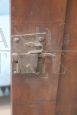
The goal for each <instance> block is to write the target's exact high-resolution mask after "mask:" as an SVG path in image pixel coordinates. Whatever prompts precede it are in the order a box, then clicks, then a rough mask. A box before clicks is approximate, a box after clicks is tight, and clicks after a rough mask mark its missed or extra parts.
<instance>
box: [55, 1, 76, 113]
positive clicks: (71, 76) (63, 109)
mask: <svg viewBox="0 0 77 115" xmlns="http://www.w3.org/2000/svg"><path fill="white" fill-rule="evenodd" d="M65 23H66V24H65V32H64V45H63V55H62V62H61V63H62V65H63V66H64V68H65V73H64V74H61V75H60V79H59V88H58V96H57V107H56V109H57V113H56V114H59V115H77V32H76V31H77V1H76V0H68V2H67V13H66V21H65ZM61 71H63V69H62V68H61Z"/></svg>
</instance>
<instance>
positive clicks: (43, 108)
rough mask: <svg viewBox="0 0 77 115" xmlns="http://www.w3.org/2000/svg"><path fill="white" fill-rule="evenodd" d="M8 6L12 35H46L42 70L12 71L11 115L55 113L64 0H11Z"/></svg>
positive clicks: (47, 114)
mask: <svg viewBox="0 0 77 115" xmlns="http://www.w3.org/2000/svg"><path fill="white" fill-rule="evenodd" d="M11 6H12V18H11V20H12V36H13V37H12V38H13V39H14V38H16V37H20V36H23V35H25V34H26V35H33V34H34V33H35V34H36V33H38V32H39V33H42V32H46V33H48V35H47V36H46V38H47V39H46V40H49V38H50V40H49V43H50V45H49V46H48V47H47V52H46V53H47V55H48V54H49V55H50V56H46V57H45V59H44V64H45V67H46V68H45V72H46V73H45V74H42V73H41V74H39V75H37V74H35V73H22V74H21V73H19V74H18V73H17V74H13V77H12V95H13V97H12V99H13V100H12V102H13V103H12V104H13V106H12V108H13V115H55V112H56V99H57V89H58V82H59V75H60V66H61V51H62V44H63V34H64V25H65V15H66V6H67V0H12V5H11ZM13 39H12V40H13ZM21 39H22V37H21ZM20 47H21V48H22V47H23V46H20ZM20 47H19V48H20Z"/></svg>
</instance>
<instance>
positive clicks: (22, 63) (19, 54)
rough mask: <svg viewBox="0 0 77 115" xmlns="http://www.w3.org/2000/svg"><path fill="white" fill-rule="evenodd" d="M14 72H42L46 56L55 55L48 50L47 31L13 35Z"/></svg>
mask: <svg viewBox="0 0 77 115" xmlns="http://www.w3.org/2000/svg"><path fill="white" fill-rule="evenodd" d="M12 38H13V39H12V40H13V52H12V57H13V72H14V73H42V67H43V63H44V61H43V60H44V57H46V56H54V54H51V53H49V52H47V50H48V49H47V48H48V47H47V46H48V43H49V41H48V38H47V33H46V32H43V33H32V34H24V35H13V36H12ZM50 42H51V41H50Z"/></svg>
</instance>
